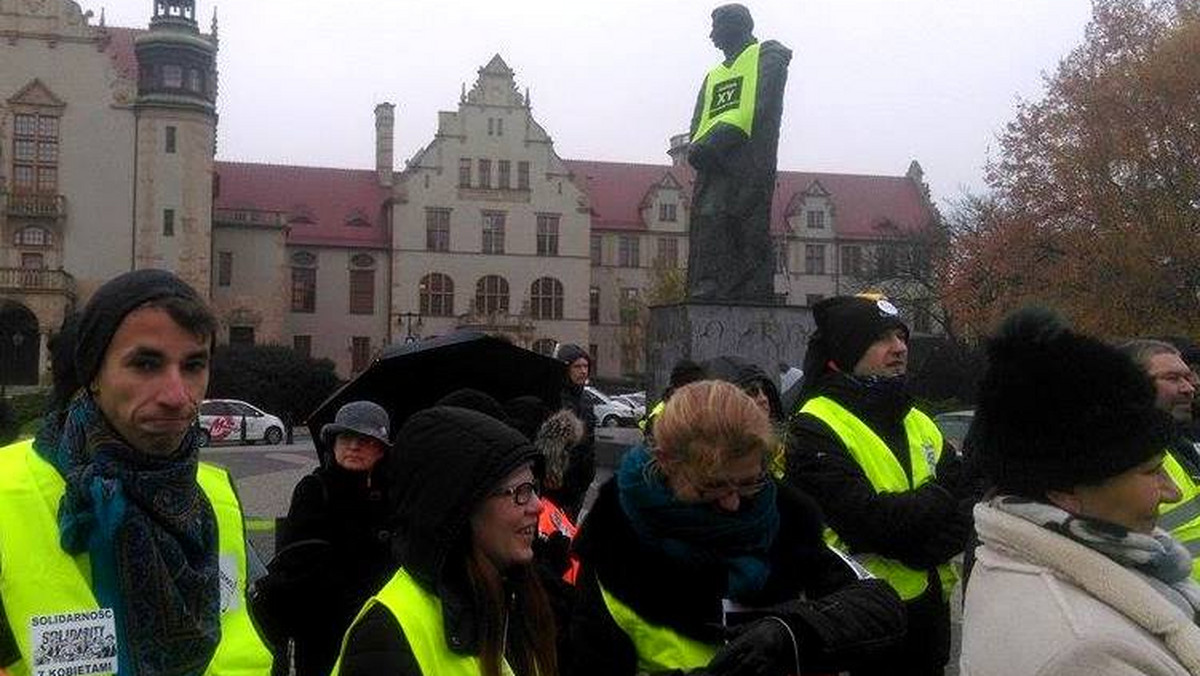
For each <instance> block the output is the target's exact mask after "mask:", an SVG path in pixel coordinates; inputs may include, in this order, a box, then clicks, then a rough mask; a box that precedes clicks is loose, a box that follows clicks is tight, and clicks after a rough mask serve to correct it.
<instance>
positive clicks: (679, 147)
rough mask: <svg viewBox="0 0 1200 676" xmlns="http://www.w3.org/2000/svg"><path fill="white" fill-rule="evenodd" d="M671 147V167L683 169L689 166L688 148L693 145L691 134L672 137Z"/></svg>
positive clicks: (668, 151) (668, 150) (669, 153)
mask: <svg viewBox="0 0 1200 676" xmlns="http://www.w3.org/2000/svg"><path fill="white" fill-rule="evenodd" d="M670 143H671V147H670V148H668V149H667V155H670V156H671V166H673V167H682V166H683V165H685V164H687V154H688V148H690V147H691V145H692V140H691V135H690V134H676V135H674V136H672V137H671V141H670Z"/></svg>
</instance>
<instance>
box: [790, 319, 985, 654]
mask: <svg viewBox="0 0 1200 676" xmlns="http://www.w3.org/2000/svg"><path fill="white" fill-rule="evenodd" d="M813 316H814V319H815V320H816V325H817V330H816V332H815V333H814V334H813V335H812V337H811V338H810V340H809V345H808V353H807V354H806V356H805V366H804V374H805V383H804V385H803V391H802V393H801V396H800V403H801V410H800V412H799V413H798V414H797V415H795V416H794V417H793V418H792V420H791V422H790V427H789V434H788V453H787V480H788V481H789V482H791V483H792V484H793V485H795V486H797V487H798V488H800V489H801V490H803V491H805V492H806V493H808V494H810V495H812V496H813V498H814V499H816V501H817V503H818V504H819V505H820V507H821V511H822V512H823V513H824V515H825V518H826V519H827V520H828V523H829V526H830V528H832V529H833V531H835V532H836V533H837V535H838V537H839V538H840V540H841V541H842V543H843V546H845V547H846V548H847V549H848V551H849V553H851V554H853V555H855V556H866V557H874V558H886V559H890V560H893V561H896V562H899V563H900V564H903V565H904V566H906V567H907V568H909V569H912V570H916V571H923V572H924V573H925V578H926V587H925V589H924V591H922V592H920V593H919V595H917V596H915V597H914V598H910V599H907V600H906V602H905V609H906V612H907V616H908V635H907V637H906V639H905V641H904V643H903V644H902V645H900V646H898V647H897V648H896V649H895V650H894V651H891V652H890V653H888V654H887V655H885V656H884V657H882V658H881V659H880V661H879V662H878V663H877V664H874V665H869V666H867V667H864V668H862V669H860V670H858V671H856V672H855V673H856V674H870V673H880V674H883V673H896V671H895V670H896V665H904V671H903V673H908V674H941V673H942V672H943V669H944V667H945V664H946V662H947V660H948V659H949V653H950V609H949V603H948V599H947V598H946V596H945V594H944V593H943V584H942V579H941V575H940V574H939V571H938V567H939V566H941V567H943V572H942V574H945V572H944V571H945V569H946V567H947V564H948V562H949V561H950V559H951V558H953V557H954V556H956V555H958V554H959V553H961V552H962V551H963V547H964V544H965V543H966V541H967V538H968V536H969V534H970V532H971V530H972V521H971V513H970V509H971V507H972V506H973V505H974V502H975V500H976V499H977V497H978V495H976V494H975V492H974V491H973V490H972V487H971V486H968V484H967V482H966V480H965V478H964V472H963V468H962V463H961V461H960V460H959V456H958V454H957V453H956V452H955V451H954V449H952V448H950V447H949V445H947V444H943V447H942V448H932V447H931V446H926V445H924V442H923V440H922V439H921V438H917V437H914V438H913V439H910V438H909V436H910V435H909V432H908V431H906V421H908V423H909V424H915V422H914V421H915V420H917V419H920V420H925V421H927V420H928V419H927V417H925V416H924V414H921V413H920V411H917V410H916V409H915V408H914V403H913V398H912V396H911V395H910V394H909V393H908V390H907V386H906V380H905V374H906V372H907V364H908V346H907V342H908V327H907V326H906V325H905V324H904V323H903V321H902V320H901V319H900V317H899V314H898V311H897V310H896V308H895V307H894V306H893V305H892V304H891V303H889V302H888V301H887V300H885V299H881V298H878V297H874V296H869V295H862V296H837V297H834V298H829V299H826V300H824V301H822V302H820V303H818V304H817V305H816V306H814V308H813ZM817 400H826V401H832V402H834V403H835V404H836V405H837V406H840V407H841V408H842V409H843V410H844V411H846V412H847V414H848V415H849V416H852V417H853V418H854V419H855V420H857V421H860V422H861V423H862V424H864V425H865V426H866V428H867V429H868V430H869V433H870V434H873V435H874V437H875V438H878V439H879V440H880V441H882V442H883V444H885V445H886V447H887V450H888V451H890V458H894V459H895V462H894V463H892V464H894V465H895V466H896V469H897V471H898V472H902V473H903V474H902V476H903V481H905V483H906V486H907V489H906V490H880V489H879V488H878V487H876V486H875V485H873V484H872V482H871V480H870V479H869V478H868V476H867V474H866V471H865V470H864V468H863V466H861V465H860V464H859V463H858V461H856V459H855V454H854V453H852V452H851V449H850V448H849V447H848V446H847V444H846V443H844V442H843V440H842V439H841V437H839V435H838V433H837V432H836V431H835V430H834V428H833V427H831V426H830V424H829V423H828V422H827V421H826V420H824V419H822V417H820V415H819V414H818V413H817V412H816V411H814V410H812V409H810V408H807V407H808V405H809V403H810V402H814V401H817ZM927 424H928V425H929V426H932V424H933V423H932V422H928V423H927ZM858 438H859V439H860V440H861V438H862V437H858ZM914 448H919V449H921V451H923V453H914V451H913V449H914ZM854 450H855V451H856V452H857V453H859V454H866V453H868V452H870V449H864V448H856V449H854ZM918 457H919V461H920V462H922V463H925V464H926V465H927V466H928V470H929V471H928V472H927V474H929V475H930V476H929V479H928V480H924V481H921V480H917V481H914V477H916V476H918V474H917V470H918V468H917V467H914V466H913V465H914V458H918ZM890 458H888V459H887V461H888V462H890ZM881 577H882V575H881Z"/></svg>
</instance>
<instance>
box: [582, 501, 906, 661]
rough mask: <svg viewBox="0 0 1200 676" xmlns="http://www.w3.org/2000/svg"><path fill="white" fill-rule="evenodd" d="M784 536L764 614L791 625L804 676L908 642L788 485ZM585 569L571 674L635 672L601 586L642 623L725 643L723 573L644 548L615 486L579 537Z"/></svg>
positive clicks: (881, 589)
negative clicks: (769, 611) (767, 611)
mask: <svg viewBox="0 0 1200 676" xmlns="http://www.w3.org/2000/svg"><path fill="white" fill-rule="evenodd" d="M779 489H780V490H779V492H778V498H777V500H778V504H779V512H780V531H779V535H778V537H777V538H776V539H775V544H774V545H773V546H772V548H771V551H770V556H769V558H770V564H771V574H770V577H769V578H768V581H767V585H766V588H765V589H764V590H763V592H762V599H763V601H762V605H770V606H772V614H774V615H776V616H778V617H780V618H781V619H783V620H784V621H786V622H787V624H788V626H789V627H790V628H791V629H792V631H793V632H794V633H795V635H796V638H797V640H798V642H799V644H800V645H799V649H800V660H801V666H802V667H803V668H804V669H805V671H809V670H818V671H839V670H842V669H845V668H847V667H849V666H851V665H853V664H854V663H855V662H856V661H858V660H859V659H860V658H862V657H863V656H865V655H869V654H870V653H871V651H872V650H874V649H878V648H881V647H886V646H888V645H890V644H893V643H895V642H897V641H898V640H899V639H900V637H901V635H902V634H903V633H904V613H903V610H902V605H901V603H900V600H899V597H897V596H896V593H895V592H894V591H892V589H891V588H890V587H888V586H887V584H885V583H883V582H882V581H880V580H861V581H860V580H859V579H858V577H857V576H856V574H855V573H854V571H853V569H851V568H850V567H849V566H848V565H847V564H846V563H845V562H844V561H843V560H842V559H841V558H840V557H839V556H838V555H837V554H835V553H834V552H832V551H831V550H829V549H828V548H827V547H826V546H825V544H824V543H823V541H822V540H821V531H822V526H821V520H820V516H819V513H818V511H817V508H816V505H815V504H813V502H812V500H811V499H810V498H808V497H807V496H804V495H803V494H801V493H800V492H799V491H796V490H795V489H792V488H789V487H787V486H780V487H779ZM575 543H576V549H577V551H578V552H579V555H580V557H581V558H582V560H583V570H582V575H581V577H580V597H579V599H578V602H577V604H576V610H575V614H574V616H573V618H572V622H571V644H572V645H571V650H572V655H571V672H570V673H571V675H572V676H590V675H593V674H594V675H595V676H624V675H632V674H634V673H636V672H637V655H636V652H635V650H634V646H633V644H632V643H631V642H630V640H629V638H628V637H627V636H626V635H625V633H624V632H623V631H622V630H621V629H620V628H619V627H618V626H617V625H616V624H615V622H614V621H613V619H612V617H611V615H610V614H609V612H608V609H607V608H606V606H605V605H604V600H603V598H602V596H601V594H600V590H599V587H598V585H597V579H599V580H601V581H602V582H603V584H604V587H605V589H607V590H608V591H609V592H610V593H611V594H613V595H614V596H616V597H617V598H619V599H621V600H622V601H623V602H624V603H625V604H626V605H628V606H630V607H631V608H632V609H633V610H634V611H635V612H637V613H638V615H640V616H641V617H642V618H643V619H644V620H646V621H647V622H651V623H654V624H658V625H663V626H667V627H670V628H671V629H673V630H675V631H677V632H678V633H680V634H683V635H685V636H688V637H691V638H694V639H696V640H699V641H704V642H710V643H715V642H720V641H721V639H722V637H723V632H722V631H721V629H720V624H721V617H722V615H721V612H722V607H721V599H722V596H723V595H724V590H725V580H726V577H725V572H724V570H723V569H718V568H716V567H713V568H706V567H695V566H690V567H685V566H680V565H679V564H677V563H676V562H674V561H672V560H669V559H667V558H665V557H663V556H662V555H660V554H657V553H655V550H652V549H650V548H648V547H646V546H645V545H644V544H643V543H641V542H640V540H639V537H638V536H637V534H636V533H635V532H634V530H633V528H632V526H631V525H630V523H629V521H628V518H627V517H626V516H625V514H624V511H623V510H622V508H621V506H620V503H619V499H618V494H617V485H616V482H615V481H612V480H610V481H609V482H607V483H606V484H605V485H604V486H603V487H602V488H601V489H600V495H599V497H598V499H597V500H596V504H595V506H594V507H593V509H592V511H591V512H589V514H588V518H587V521H586V523H585V524H584V526H583V528H582V530H581V531H580V533H579V535H578V536H577V538H576V541H575Z"/></svg>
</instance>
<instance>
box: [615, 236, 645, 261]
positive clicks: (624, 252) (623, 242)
mask: <svg viewBox="0 0 1200 676" xmlns="http://www.w3.org/2000/svg"><path fill="white" fill-rule="evenodd" d="M618 245H619V251H618V254H617V265H619V266H621V267H623V268H636V267H639V266H640V265H641V258H642V257H641V255H640V252H639V251H638V245H639V241H638V238H637V236H636V235H621V238H620V240H618Z"/></svg>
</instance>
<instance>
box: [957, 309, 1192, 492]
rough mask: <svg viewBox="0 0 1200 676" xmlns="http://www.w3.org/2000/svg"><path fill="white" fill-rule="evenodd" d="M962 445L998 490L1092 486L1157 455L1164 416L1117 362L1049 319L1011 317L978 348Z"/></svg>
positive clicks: (1025, 314)
mask: <svg viewBox="0 0 1200 676" xmlns="http://www.w3.org/2000/svg"><path fill="white" fill-rule="evenodd" d="M988 358H989V365H988V370H987V373H986V374H985V375H984V378H983V381H982V383H981V384H980V395H979V405H978V408H977V409H976V411H975V419H974V421H973V423H972V429H971V442H972V448H973V452H974V453H978V456H979V459H980V462H981V464H982V467H983V469H984V471H985V472H986V473H987V475H988V476H989V477H990V478H991V479H992V480H993V482H994V483H995V484H996V487H997V488H998V489H999V490H1000V491H1001V492H1005V493H1012V494H1017V495H1023V496H1025V497H1030V498H1035V499H1040V498H1043V497H1044V496H1045V494H1046V492H1047V491H1049V490H1067V489H1070V488H1072V487H1075V486H1087V485H1095V484H1098V483H1101V482H1103V481H1104V480H1105V479H1108V478H1110V477H1113V476H1116V475H1118V474H1120V473H1122V472H1124V471H1126V470H1128V469H1131V468H1132V467H1134V466H1136V465H1138V464H1139V463H1142V462H1144V461H1146V460H1148V459H1149V458H1151V457H1152V456H1154V455H1155V454H1156V453H1161V452H1162V451H1163V450H1164V449H1165V448H1166V447H1167V446H1168V445H1169V444H1170V442H1171V439H1172V435H1173V426H1172V422H1171V418H1170V416H1169V415H1167V414H1166V413H1164V412H1163V411H1160V410H1159V409H1158V408H1156V407H1155V405H1154V388H1153V386H1152V385H1151V383H1150V381H1149V380H1148V379H1147V378H1146V375H1145V374H1144V373H1143V372H1142V371H1141V370H1140V369H1139V368H1138V367H1137V366H1136V365H1135V364H1134V363H1133V361H1132V360H1130V359H1129V358H1128V357H1127V356H1125V355H1124V354H1122V353H1121V352H1119V351H1118V350H1117V349H1116V348H1113V347H1110V346H1108V345H1106V344H1104V343H1102V342H1101V341H1099V340H1096V339H1095V338H1091V337H1089V336H1085V335H1082V334H1079V333H1076V332H1074V331H1072V330H1071V329H1070V328H1068V327H1067V325H1066V324H1065V323H1064V322H1063V321H1062V320H1061V319H1060V318H1059V317H1058V316H1057V315H1055V314H1054V313H1053V312H1050V311H1049V310H1045V309H1041V308H1029V309H1025V310H1021V311H1018V312H1016V313H1014V314H1013V315H1011V316H1010V317H1009V318H1008V319H1006V320H1005V322H1004V324H1003V325H1002V326H1001V328H1000V330H999V332H997V334H996V335H995V336H994V337H993V338H992V340H991V341H990V342H989V344H988Z"/></svg>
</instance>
